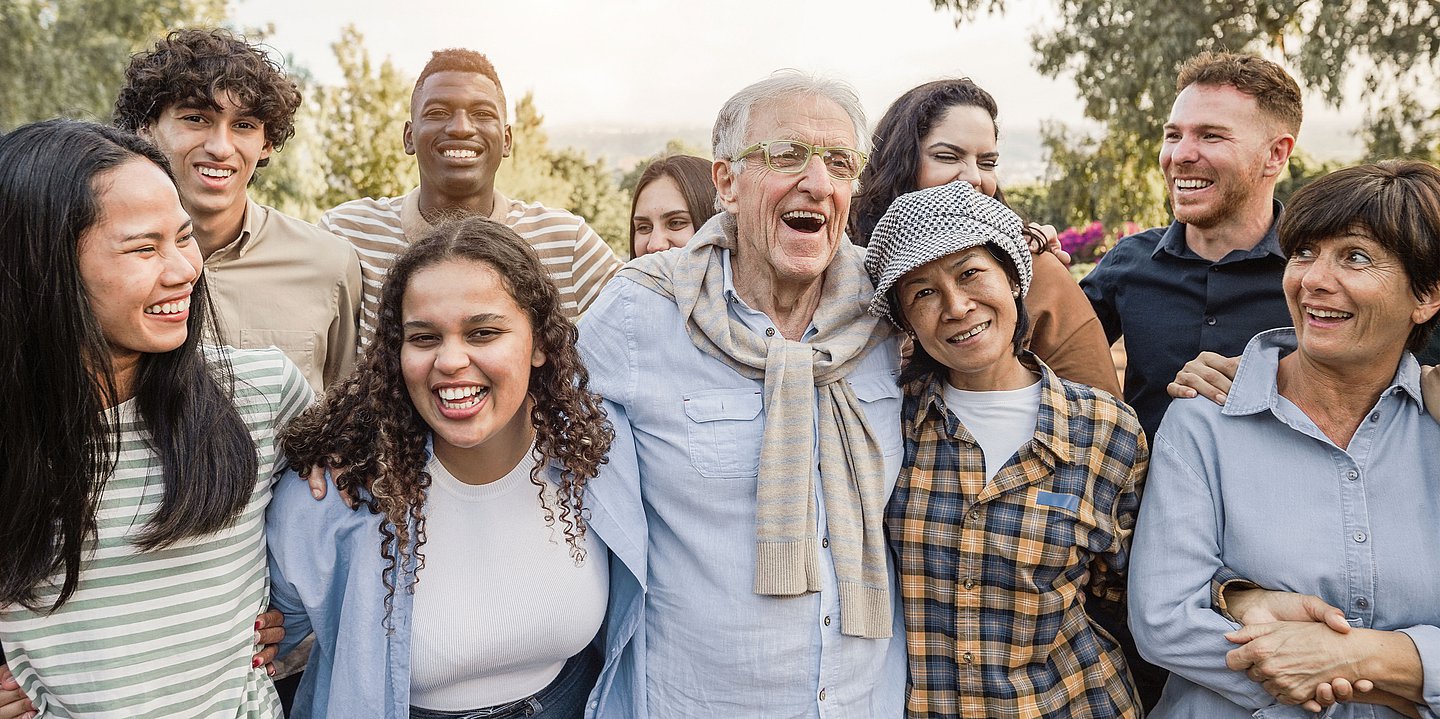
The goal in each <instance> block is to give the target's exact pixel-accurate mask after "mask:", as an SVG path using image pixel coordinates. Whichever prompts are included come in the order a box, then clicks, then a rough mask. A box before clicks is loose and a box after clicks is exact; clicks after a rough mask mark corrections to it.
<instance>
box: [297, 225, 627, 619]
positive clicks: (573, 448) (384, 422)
mask: <svg viewBox="0 0 1440 719" xmlns="http://www.w3.org/2000/svg"><path fill="white" fill-rule="evenodd" d="M449 260H461V261H468V262H480V263H484V264H486V265H489V266H490V267H491V268H493V269H494V270H495V271H496V273H498V274H499V275H500V277H501V278H502V281H503V282H504V283H505V286H506V289H507V290H509V292H510V296H511V298H512V299H514V300H515V304H516V305H517V306H519V307H520V308H521V309H523V310H525V312H526V314H527V315H528V316H529V319H530V327H531V329H532V331H533V332H534V336H535V341H536V343H537V344H538V346H539V349H540V350H541V351H542V352H544V354H545V364H543V365H541V366H540V367H538V368H535V369H533V370H531V372H530V383H529V399H530V422H531V424H532V425H533V426H534V428H535V451H536V452H537V453H538V454H539V459H540V461H539V462H538V463H537V464H536V466H535V468H534V469H533V470H532V471H531V473H530V481H531V482H532V483H533V484H534V485H535V486H536V488H537V492H538V494H539V495H540V502H541V507H542V510H543V511H544V513H545V521H546V523H547V524H551V525H552V526H553V523H554V521H555V519H556V512H555V511H554V510H553V509H552V508H551V507H550V506H549V505H548V504H547V503H546V501H545V488H546V486H547V484H546V481H545V480H544V479H543V478H542V477H541V476H540V474H541V471H542V470H543V468H544V467H545V466H546V465H548V464H550V463H552V462H554V463H558V464H559V465H560V467H561V481H560V486H559V487H558V488H556V498H557V499H558V500H559V503H560V508H559V519H560V522H561V524H562V525H564V533H565V539H566V542H567V543H568V544H569V545H570V550H571V555H572V556H573V557H574V559H575V561H577V562H580V561H583V560H584V558H585V551H584V549H583V547H581V546H580V544H579V542H580V540H581V539H583V538H584V536H585V503H584V494H585V483H586V482H587V481H589V480H590V479H591V478H592V477H594V476H595V475H596V474H597V472H598V471H599V468H600V465H602V464H604V463H605V460H606V456H607V454H608V453H609V451H610V443H611V441H613V440H614V438H615V431H614V429H613V428H612V427H611V425H610V421H609V420H608V419H607V418H606V417H605V413H604V410H603V409H601V406H600V398H599V397H598V396H596V395H594V394H591V393H590V392H589V390H588V387H589V374H588V373H587V372H586V371H585V365H584V364H583V363H581V361H580V354H579V352H578V351H576V349H575V341H576V338H577V336H578V335H577V332H576V330H575V325H574V324H573V323H572V322H571V321H570V320H569V319H568V318H567V317H566V316H565V315H564V313H562V312H561V310H560V293H559V291H558V290H557V289H556V288H555V285H554V284H553V283H552V282H551V281H550V278H549V277H548V276H547V275H546V274H545V270H544V268H543V267H542V266H541V264H540V258H539V257H538V256H537V255H536V254H535V251H534V250H533V249H532V248H531V247H530V245H529V244H528V243H526V242H525V241H524V240H522V239H520V236H519V235H516V234H515V232H514V231H513V230H511V229H510V228H508V227H506V226H505V225H502V224H500V223H497V222H494V221H493V220H490V219H487V218H484V217H467V218H464V219H460V220H453V221H450V222H447V223H445V224H443V225H440V226H439V227H436V228H435V229H434V230H433V231H432V232H431V233H430V234H429V235H428V236H426V237H425V238H424V239H422V240H421V241H419V242H417V243H415V244H414V245H412V246H411V247H410V248H409V249H408V250H406V251H405V253H404V254H402V255H400V257H399V259H397V260H396V262H395V265H394V267H392V268H391V269H390V272H389V273H388V275H387V277H386V280H385V287H384V289H383V291H382V292H381V295H380V311H379V319H378V323H377V326H376V330H375V339H374V341H372V342H371V343H370V346H369V347H368V348H367V349H366V351H365V356H364V358H363V359H362V360H361V361H360V363H359V364H358V365H357V366H356V367H355V370H354V372H353V373H352V374H351V375H350V376H349V377H348V378H346V379H344V380H342V381H340V382H337V383H336V384H335V385H333V386H332V387H331V388H330V389H329V391H328V392H327V393H326V395H325V398H324V399H323V400H322V401H320V402H319V403H317V404H315V405H312V406H311V407H310V408H309V409H308V410H306V411H305V412H304V413H303V414H301V415H300V416H299V417H298V418H296V419H295V421H294V422H292V423H290V425H289V426H287V427H286V428H285V430H284V431H283V432H282V433H281V436H280V441H281V445H282V447H283V449H284V452H285V455H286V456H287V457H288V458H289V460H290V462H291V464H292V465H293V466H294V467H295V469H297V470H298V471H299V472H300V473H301V474H302V475H303V474H305V473H307V472H308V471H309V470H310V468H311V467H314V466H317V465H326V466H331V467H345V468H346V471H345V472H344V473H343V474H341V475H340V476H339V477H338V478H337V479H336V480H335V486H336V488H337V489H338V490H341V491H349V492H351V493H352V494H353V495H354V496H356V497H357V498H358V499H359V500H360V501H361V503H362V504H364V505H365V506H366V507H367V508H368V509H369V510H370V511H371V512H372V513H375V514H383V515H384V516H385V520H386V521H384V522H382V523H381V525H380V534H381V535H382V539H381V543H380V556H381V557H383V558H384V559H385V560H386V561H387V562H388V563H389V564H388V567H387V569H386V571H385V574H384V581H385V588H386V591H387V594H386V598H385V605H386V615H387V617H388V615H389V612H390V608H391V603H392V600H393V599H394V595H395V582H394V580H393V577H395V576H397V575H398V572H397V571H396V570H397V568H398V567H401V566H403V565H404V564H405V560H406V559H407V557H409V556H411V555H413V556H414V559H415V568H416V569H415V571H416V572H417V574H418V572H419V570H420V569H422V568H424V566H425V557H424V554H423V553H422V552H421V551H420V550H421V548H422V547H424V545H425V515H424V512H423V505H424V501H425V493H426V492H425V490H426V489H427V488H428V487H429V486H430V479H431V478H430V474H429V473H428V472H426V471H425V464H426V462H427V461H428V459H429V458H428V456H427V453H426V451H425V445H426V440H427V439H428V438H429V436H430V431H431V430H430V427H429V425H427V424H425V421H424V420H423V419H422V418H421V417H420V413H419V411H418V410H416V409H415V405H414V404H413V403H412V402H411V401H410V395H409V393H408V391H407V390H406V388H405V379H404V377H403V376H402V375H401V370H400V347H401V342H402V340H403V328H402V326H401V325H402V311H403V307H402V302H403V300H404V297H405V289H406V288H407V287H408V286H409V284H410V279H411V278H412V277H413V276H414V275H415V273H416V272H419V271H420V270H422V269H425V268H427V267H432V266H434V265H437V264H440V263H442V262H445V261H449ZM357 490H360V491H357ZM417 579H418V577H417Z"/></svg>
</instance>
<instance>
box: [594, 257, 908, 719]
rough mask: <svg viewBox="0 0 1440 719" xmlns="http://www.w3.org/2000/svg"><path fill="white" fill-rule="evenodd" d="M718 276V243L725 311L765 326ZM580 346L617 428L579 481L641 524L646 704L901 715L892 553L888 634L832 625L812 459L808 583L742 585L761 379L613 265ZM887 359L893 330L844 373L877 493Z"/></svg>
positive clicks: (700, 713)
mask: <svg viewBox="0 0 1440 719" xmlns="http://www.w3.org/2000/svg"><path fill="white" fill-rule="evenodd" d="M730 277H731V275H730V271H729V263H728V257H727V261H726V263H725V278H726V296H727V299H729V300H730V302H729V303H728V305H729V311H730V312H731V315H732V316H733V317H735V318H736V319H737V320H739V321H740V322H741V324H743V325H744V326H746V327H747V328H748V329H750V330H751V331H754V332H756V333H757V334H762V335H763V334H766V331H767V330H774V325H773V323H771V322H770V320H769V318H768V317H766V316H765V315H764V314H763V313H761V312H757V311H755V310H753V309H751V308H749V307H746V306H745V304H744V303H743V302H742V301H740V298H739V297H738V296H737V295H735V294H734V288H733V285H732V284H731V282H730ZM815 329H816V328H814V327H811V328H810V329H809V330H807V332H806V335H805V337H806V338H807V339H808V338H809V337H812V336H813V335H814V332H815ZM775 331H778V330H775ZM580 351H581V355H582V357H583V358H584V360H585V365H586V367H587V368H588V369H589V372H590V389H591V390H592V391H595V392H598V393H599V394H601V395H602V396H604V397H605V399H606V402H605V408H606V411H607V412H609V413H610V417H611V420H612V421H613V422H614V423H615V430H616V435H617V439H616V442H615V446H614V448H612V450H611V452H610V461H609V463H608V464H607V465H606V466H605V467H604V468H602V470H601V475H600V477H599V478H597V480H596V481H595V482H593V483H592V484H591V487H592V488H593V489H594V491H595V492H597V493H598V494H599V495H601V499H602V500H604V499H605V496H604V495H605V494H606V493H610V492H617V493H625V492H629V493H634V494H638V495H639V496H641V498H642V499H643V503H644V508H645V519H646V522H647V524H648V538H649V551H648V561H649V569H648V586H647V595H646V607H645V630H644V632H643V634H644V638H645V641H644V646H645V662H644V663H645V667H646V689H647V691H646V693H647V697H646V702H645V704H646V705H648V713H647V714H645V715H644V716H650V717H665V718H666V719H669V718H670V717H719V716H735V717H787V718H788V717H797V718H804V717H824V718H826V719H829V718H832V717H833V718H835V719H871V718H881V719H883V718H886V717H900V716H903V714H904V701H905V677H906V669H905V633H904V624H903V615H902V614H901V612H900V601H899V591H898V588H897V587H896V585H895V571H894V566H893V564H892V565H891V566H890V576H891V594H892V601H893V606H894V630H893V636H892V637H891V638H889V639H862V638H858V637H848V636H843V635H842V634H841V633H840V615H839V611H840V601H839V594H838V591H837V590H836V578H835V573H834V569H833V564H832V562H831V560H830V553H829V550H828V540H827V539H826V537H825V531H824V527H825V523H824V515H823V511H824V510H823V507H824V503H823V501H821V498H820V496H819V492H818V488H819V486H820V483H821V482H823V481H824V477H821V476H819V471H818V468H817V469H816V486H817V496H816V500H817V502H819V503H820V507H821V512H822V514H821V517H820V519H819V521H818V522H817V526H816V528H815V532H816V536H817V537H820V538H821V539H822V542H821V546H822V549H821V557H820V564H821V566H822V567H823V568H824V570H823V571H822V572H821V573H822V575H823V581H822V584H823V586H822V588H821V590H820V592H818V593H812V594H806V595H802V596H798V597H770V596H760V595H757V594H755V593H754V591H753V590H752V586H753V582H754V572H755V494H756V482H757V474H758V468H759V461H760V442H761V438H762V436H763V435H764V427H765V411H764V407H763V403H762V399H761V398H762V389H763V384H764V383H763V381H761V380H757V379H749V378H747V377H743V376H741V375H740V374H738V373H737V372H735V371H734V370H733V369H731V368H730V367H729V366H728V365H726V364H724V363H723V362H721V361H719V360H716V359H714V358H712V357H710V356H709V355H706V354H704V353H703V352H701V351H700V350H698V349H696V348H695V346H694V344H693V343H692V342H691V340H690V337H689V336H688V335H687V334H686V331H685V327H684V323H683V321H682V320H681V317H680V313H679V311H678V310H677V308H676V306H675V303H674V302H673V301H671V300H667V299H665V298H663V297H661V296H659V295H657V294H655V293H653V292H651V291H649V290H647V289H645V288H643V287H641V286H639V285H637V284H635V283H634V282H631V281H630V280H628V279H625V278H623V277H622V278H617V279H615V280H612V281H611V283H610V284H609V285H608V286H607V287H606V288H605V289H604V290H603V291H602V293H601V295H600V297H599V299H597V300H596V302H595V304H594V305H593V306H592V307H591V308H590V310H589V311H588V312H587V313H586V314H585V316H584V318H583V319H582V320H581V322H580ZM898 366H899V348H898V341H897V340H896V339H895V338H890V339H887V340H886V341H885V342H883V343H881V344H880V345H878V346H877V347H876V348H875V349H874V350H872V351H871V352H870V354H869V355H868V356H866V357H865V358H863V359H861V360H860V361H859V363H858V364H857V366H856V367H855V368H854V370H853V371H852V372H851V374H850V377H849V379H848V381H849V382H850V384H851V386H852V387H853V388H854V391H855V394H856V396H857V397H858V398H859V399H860V400H861V402H862V403H863V404H864V407H865V414H866V419H867V421H868V422H869V423H870V425H871V427H872V428H873V429H874V430H875V431H876V432H877V434H878V436H879V437H880V438H881V444H882V446H883V447H884V448H885V471H886V477H887V480H886V481H887V485H886V498H887V499H888V497H889V493H890V491H891V490H892V489H893V488H894V481H895V476H896V474H897V472H898V471H899V466H900V459H901V456H900V455H901V450H902V442H901V436H900V425H899V419H898V418H899V416H900V390H899V387H897V386H896V384H895V380H896V377H897V374H898ZM815 412H816V415H815V416H818V412H819V405H818V394H817V398H816V409H815ZM627 449H628V450H629V451H625V450H627ZM797 481H798V480H797ZM627 487H628V489H627ZM888 560H889V557H888V554H887V561H888ZM636 704H638V703H636ZM627 719H629V718H627Z"/></svg>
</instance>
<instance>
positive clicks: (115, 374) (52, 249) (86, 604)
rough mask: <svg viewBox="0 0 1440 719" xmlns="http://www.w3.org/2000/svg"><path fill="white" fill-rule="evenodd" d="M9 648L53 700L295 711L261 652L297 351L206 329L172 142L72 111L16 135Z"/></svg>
mask: <svg viewBox="0 0 1440 719" xmlns="http://www.w3.org/2000/svg"><path fill="white" fill-rule="evenodd" d="M0 238H3V241H0V267H3V268H4V276H5V277H4V282H0V416H3V417H4V418H5V420H4V421H5V431H4V432H0V496H3V497H4V501H3V502H0V547H4V551H5V554H4V565H5V568H6V569H5V571H4V572H3V573H0V644H3V646H4V651H5V654H6V657H7V658H8V660H9V669H10V670H11V671H12V672H13V674H14V676H15V678H16V680H18V683H19V685H20V688H21V689H22V690H23V692H24V693H25V694H26V695H27V696H28V697H29V699H30V701H32V702H33V703H34V707H35V711H38V712H39V713H40V714H41V715H44V716H86V717H110V716H113V717H135V716H146V717H168V716H175V717H222V716H223V717H226V718H227V719H228V718H232V717H279V716H280V703H279V701H278V699H277V697H276V694H275V690H274V686H273V685H272V684H271V682H270V680H269V678H268V677H267V676H266V673H265V670H264V669H262V668H260V666H259V662H258V661H255V660H253V659H252V655H253V649H254V644H255V642H256V635H255V628H256V626H257V623H256V620H255V617H256V614H257V613H259V612H260V610H261V609H262V608H263V605H264V604H265V602H266V565H265V542H264V535H263V529H264V509H265V505H266V503H267V502H268V501H269V498H270V488H271V485H270V481H269V479H270V477H271V476H272V474H273V473H274V470H275V469H276V465H277V462H278V455H277V453H276V451H275V448H274V428H275V427H277V426H279V425H281V424H283V423H284V422H285V421H287V420H288V419H290V418H291V417H293V416H294V415H296V414H298V413H299V411H300V410H301V409H302V408H303V407H304V406H305V405H306V404H307V403H308V402H309V401H310V399H311V392H310V389H309V386H308V385H307V384H306V383H305V379H304V377H303V376H302V375H301V374H300V372H299V370H298V369H297V368H296V367H295V365H293V364H292V363H290V362H289V361H288V360H286V359H285V357H284V355H282V354H280V352H279V351H269V350H266V351H237V350H231V349H228V348H212V347H204V346H202V345H201V340H202V338H203V337H204V336H206V328H207V322H208V321H209V315H208V309H209V308H208V305H207V301H206V295H205V282H204V277H203V275H202V274H201V259H200V251H199V248H198V247H197V246H196V243H195V240H194V238H193V237H192V236H191V231H190V219H189V217H188V216H187V215H186V214H185V211H184V209H183V208H182V207H181V205H180V200H179V197H178V196H177V194H176V191H175V185H174V182H173V177H172V175H171V174H170V170H169V169H168V167H167V164H166V162H165V159H164V156H163V155H161V154H160V153H159V152H158V151H157V150H155V149H154V148H153V147H152V146H150V145H149V144H148V143H146V142H145V141H143V140H141V139H140V138H138V137H136V136H134V135H130V134H127V133H124V132H121V131H118V130H115V129H113V128H108V127H104V126H101V125H96V124H92V123H84V122H76V121H70V120H51V121H46V122H40V123H35V124H32V125H27V126H24V127H21V128H19V129H17V130H15V131H14V132H12V133H10V134H8V135H6V136H4V137H3V138H0Z"/></svg>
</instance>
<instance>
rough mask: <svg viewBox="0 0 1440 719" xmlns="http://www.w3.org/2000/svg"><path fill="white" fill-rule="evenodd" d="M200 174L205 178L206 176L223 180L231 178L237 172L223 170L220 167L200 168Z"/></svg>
mask: <svg viewBox="0 0 1440 719" xmlns="http://www.w3.org/2000/svg"><path fill="white" fill-rule="evenodd" d="M200 174H202V175H204V176H206V177H222V178H223V177H229V176H231V175H233V174H235V171H234V170H225V169H221V168H219V167H202V168H200Z"/></svg>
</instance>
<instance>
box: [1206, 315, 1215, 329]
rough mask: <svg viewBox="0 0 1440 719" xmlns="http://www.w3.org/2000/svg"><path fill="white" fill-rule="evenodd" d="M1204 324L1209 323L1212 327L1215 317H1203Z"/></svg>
mask: <svg viewBox="0 0 1440 719" xmlns="http://www.w3.org/2000/svg"><path fill="white" fill-rule="evenodd" d="M1205 324H1207V325H1210V326H1211V327H1214V326H1215V318H1214V317H1213V316H1206V317H1205Z"/></svg>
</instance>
